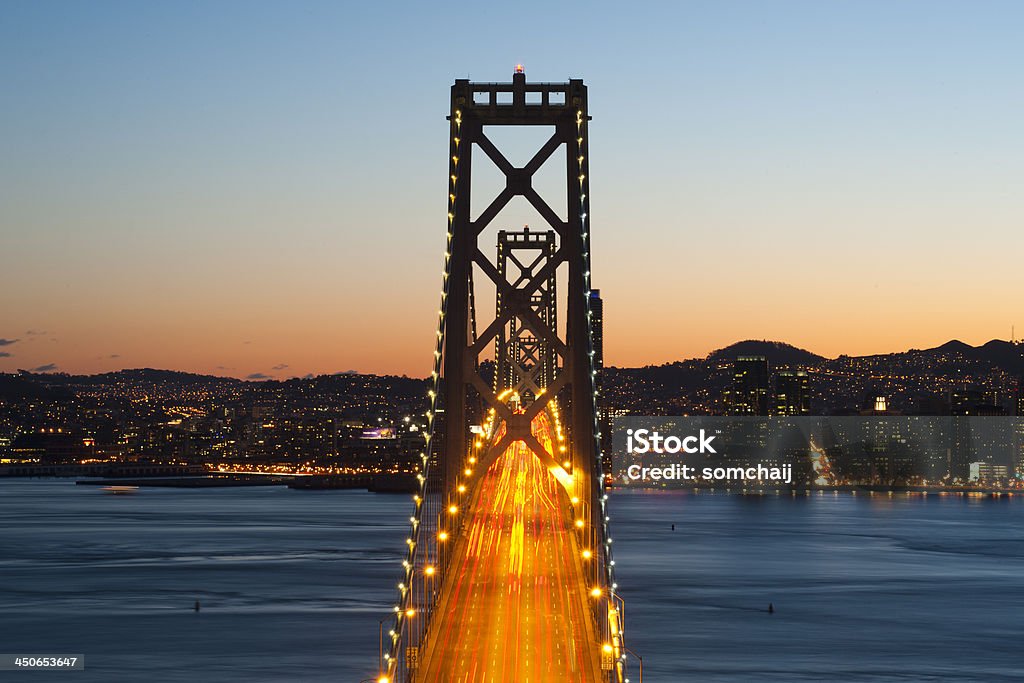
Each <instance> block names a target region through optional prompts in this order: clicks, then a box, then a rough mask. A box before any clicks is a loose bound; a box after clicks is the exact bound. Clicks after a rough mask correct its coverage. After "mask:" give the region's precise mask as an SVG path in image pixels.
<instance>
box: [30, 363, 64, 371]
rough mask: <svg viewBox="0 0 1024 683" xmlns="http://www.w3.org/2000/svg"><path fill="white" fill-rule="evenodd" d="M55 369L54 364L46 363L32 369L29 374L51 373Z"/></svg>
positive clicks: (55, 365)
mask: <svg viewBox="0 0 1024 683" xmlns="http://www.w3.org/2000/svg"><path fill="white" fill-rule="evenodd" d="M56 369H57V364H56V363H47V364H46V365H40V366H39V367H38V368H32V369H31V370H29V372H53V371H54V370H56Z"/></svg>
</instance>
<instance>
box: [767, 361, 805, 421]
mask: <svg viewBox="0 0 1024 683" xmlns="http://www.w3.org/2000/svg"><path fill="white" fill-rule="evenodd" d="M775 414H776V415H810V414H811V385H810V378H809V377H808V376H807V373H806V372H804V371H803V370H783V371H781V372H779V373H778V374H776V375H775Z"/></svg>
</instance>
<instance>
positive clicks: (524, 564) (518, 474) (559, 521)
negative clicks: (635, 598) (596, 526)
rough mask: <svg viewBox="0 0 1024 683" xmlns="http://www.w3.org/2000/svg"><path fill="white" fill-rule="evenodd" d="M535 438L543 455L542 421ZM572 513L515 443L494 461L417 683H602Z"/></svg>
mask: <svg viewBox="0 0 1024 683" xmlns="http://www.w3.org/2000/svg"><path fill="white" fill-rule="evenodd" d="M533 431H534V433H535V434H536V435H537V437H538V440H539V441H540V442H541V443H542V444H544V445H545V446H546V447H547V448H549V449H550V448H551V444H552V442H553V439H552V438H551V436H552V435H551V426H550V422H549V421H548V418H547V416H546V415H545V414H543V413H542V414H541V415H540V416H539V417H538V418H537V419H536V420H534V424H533ZM571 507H572V506H571V503H570V502H569V497H568V494H566V492H565V489H564V488H563V487H562V486H561V485H560V484H559V483H558V482H557V481H556V480H555V479H554V477H553V476H552V475H551V474H550V473H549V472H548V471H547V469H546V468H545V467H544V466H543V465H542V464H541V463H540V461H539V460H538V459H537V457H536V456H535V455H534V454H533V453H532V452H531V451H530V450H529V448H528V447H527V446H526V445H525V443H523V442H522V441H518V442H516V443H514V444H512V445H511V446H509V448H508V449H507V450H506V451H505V452H504V453H503V454H502V455H501V456H500V457H499V458H498V459H497V460H496V461H495V462H494V464H493V465H492V466H491V467H490V469H489V470H488V471H487V472H486V473H485V474H484V476H483V479H482V480H481V481H480V482H479V484H478V490H477V492H476V494H475V500H474V504H473V505H471V509H470V510H467V511H466V514H468V515H469V517H468V518H467V519H466V520H464V524H465V526H464V528H463V530H462V533H461V534H460V535H459V540H458V542H457V543H456V546H455V550H454V555H453V557H452V561H451V564H450V565H449V569H448V573H447V574H448V575H447V576H445V577H442V593H441V595H442V597H441V599H440V601H439V602H438V604H437V606H436V608H435V611H434V616H433V622H432V623H431V626H430V630H429V633H428V636H427V638H426V640H425V642H424V644H423V648H422V651H421V657H420V668H419V671H418V672H417V675H416V677H415V679H414V680H415V681H418V682H421V683H428V682H429V683H499V682H502V681H507V682H509V683H545V682H547V681H558V682H559V683H565V682H574V681H579V682H583V681H587V682H590V681H599V680H601V679H600V673H601V672H600V659H599V654H600V653H599V648H600V643H599V641H598V639H597V636H596V635H595V633H594V630H595V629H594V626H593V619H592V617H591V614H590V611H589V604H588V601H589V600H590V599H591V598H590V597H589V595H588V586H586V584H585V579H584V574H583V565H582V563H583V562H585V560H582V559H581V548H580V547H579V542H578V541H577V535H576V533H575V532H574V530H573V515H572V510H571ZM460 514H462V513H461V512H460Z"/></svg>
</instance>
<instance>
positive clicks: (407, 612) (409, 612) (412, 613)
mask: <svg viewBox="0 0 1024 683" xmlns="http://www.w3.org/2000/svg"><path fill="white" fill-rule="evenodd" d="M405 616H407V617H410V618H411V617H414V616H416V610H414V609H413V608H412V607H410V608H409V609H407V610H405Z"/></svg>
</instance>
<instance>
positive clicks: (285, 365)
mask: <svg viewBox="0 0 1024 683" xmlns="http://www.w3.org/2000/svg"><path fill="white" fill-rule="evenodd" d="M286 367H288V365H287V364H286V363H279V364H277V365H275V366H274V367H272V368H270V369H271V370H284V369H285V368H286Z"/></svg>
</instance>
